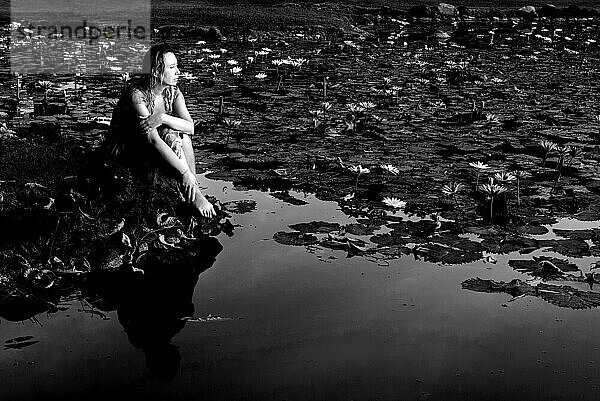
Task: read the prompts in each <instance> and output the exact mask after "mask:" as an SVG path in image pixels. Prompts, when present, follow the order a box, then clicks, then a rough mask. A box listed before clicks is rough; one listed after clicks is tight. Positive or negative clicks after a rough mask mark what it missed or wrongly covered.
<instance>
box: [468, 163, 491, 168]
mask: <svg viewBox="0 0 600 401" xmlns="http://www.w3.org/2000/svg"><path fill="white" fill-rule="evenodd" d="M469 166H471V167H473V168H476V169H477V170H488V169H489V168H490V166H488V165H487V164H485V163H482V162H471V163H469Z"/></svg>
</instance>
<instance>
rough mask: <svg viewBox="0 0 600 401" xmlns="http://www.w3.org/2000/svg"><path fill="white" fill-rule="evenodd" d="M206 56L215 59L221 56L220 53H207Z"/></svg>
mask: <svg viewBox="0 0 600 401" xmlns="http://www.w3.org/2000/svg"><path fill="white" fill-rule="evenodd" d="M208 58H211V59H213V60H215V59H218V58H221V55H220V54H209V55H208Z"/></svg>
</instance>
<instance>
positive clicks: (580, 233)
mask: <svg viewBox="0 0 600 401" xmlns="http://www.w3.org/2000/svg"><path fill="white" fill-rule="evenodd" d="M554 234H556V235H558V236H559V237H564V238H569V239H577V240H582V241H585V240H590V239H592V238H594V237H595V236H596V233H595V232H594V230H554Z"/></svg>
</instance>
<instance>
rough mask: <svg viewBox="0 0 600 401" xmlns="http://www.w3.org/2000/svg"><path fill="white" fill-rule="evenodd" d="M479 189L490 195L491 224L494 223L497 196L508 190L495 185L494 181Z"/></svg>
mask: <svg viewBox="0 0 600 401" xmlns="http://www.w3.org/2000/svg"><path fill="white" fill-rule="evenodd" d="M479 189H480V191H481V192H483V193H484V194H487V195H488V199H489V200H490V222H493V220H494V198H495V197H496V196H498V195H500V194H503V193H504V192H506V191H507V188H506V187H504V186H502V185H498V184H494V182H493V179H492V180H490V182H489V183H487V184H483V185H482V186H481V187H480V188H479Z"/></svg>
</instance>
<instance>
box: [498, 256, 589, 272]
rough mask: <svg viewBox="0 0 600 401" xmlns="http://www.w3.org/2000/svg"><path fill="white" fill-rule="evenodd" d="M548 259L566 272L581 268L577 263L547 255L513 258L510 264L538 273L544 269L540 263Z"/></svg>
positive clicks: (519, 268)
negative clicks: (531, 257)
mask: <svg viewBox="0 0 600 401" xmlns="http://www.w3.org/2000/svg"><path fill="white" fill-rule="evenodd" d="M544 261H548V262H551V263H552V264H554V265H555V266H556V267H558V268H559V269H560V270H562V271H565V272H576V271H579V268H578V267H577V265H576V264H574V263H571V262H569V261H568V260H564V259H558V258H552V257H547V256H534V257H533V259H513V260H509V261H508V265H509V266H510V267H512V268H513V269H515V270H518V271H522V272H526V273H532V274H537V273H541V272H542V271H543V269H542V267H541V266H540V263H542V262H544Z"/></svg>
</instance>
